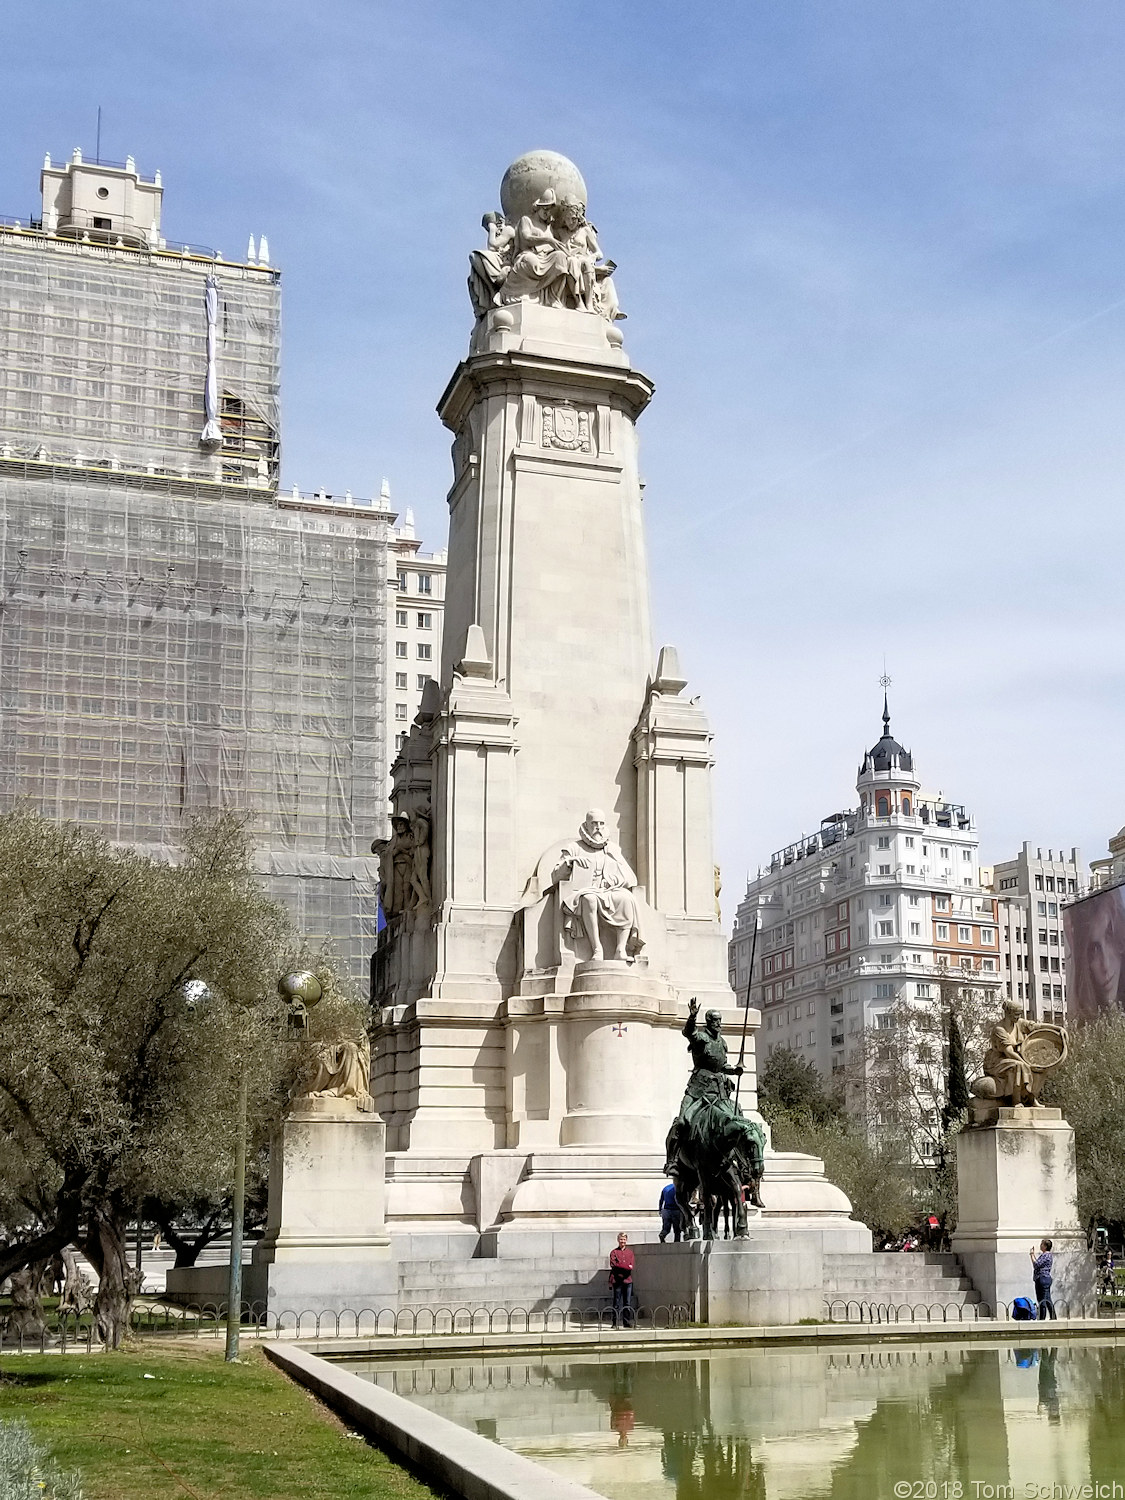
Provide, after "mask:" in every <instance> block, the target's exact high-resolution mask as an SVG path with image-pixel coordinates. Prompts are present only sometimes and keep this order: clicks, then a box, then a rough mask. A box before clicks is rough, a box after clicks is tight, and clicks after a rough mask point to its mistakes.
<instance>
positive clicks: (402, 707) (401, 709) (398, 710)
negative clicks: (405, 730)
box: [395, 703, 406, 719]
mask: <svg viewBox="0 0 1125 1500" xmlns="http://www.w3.org/2000/svg"><path fill="white" fill-rule="evenodd" d="M395 718H396V719H405V718H406V704H405V703H396V704H395Z"/></svg>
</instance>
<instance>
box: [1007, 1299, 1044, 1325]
mask: <svg viewBox="0 0 1125 1500" xmlns="http://www.w3.org/2000/svg"><path fill="white" fill-rule="evenodd" d="M1037 1312H1038V1308H1037V1307H1036V1306H1035V1303H1034V1302H1032V1301H1031V1300H1030V1299H1029V1298H1027V1297H1017V1298H1016V1300H1015V1301H1014V1302H1013V1303H1012V1317H1013V1318H1015V1319H1017V1320H1018V1321H1021V1322H1022V1321H1023V1320H1025V1319H1027V1318H1034V1317H1035V1316H1036V1314H1037Z"/></svg>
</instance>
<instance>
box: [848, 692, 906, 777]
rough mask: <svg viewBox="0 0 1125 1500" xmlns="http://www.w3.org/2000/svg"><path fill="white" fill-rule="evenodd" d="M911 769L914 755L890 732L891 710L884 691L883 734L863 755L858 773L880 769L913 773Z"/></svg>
mask: <svg viewBox="0 0 1125 1500" xmlns="http://www.w3.org/2000/svg"><path fill="white" fill-rule="evenodd" d="M913 770H914V757H913V756H912V755H911V753H910V751H909V750H907V749H905V748H904V747H903V746H902V745H900V744H899V742H898V740H896V739H895V738H894V736H893V735H892V734H891V711H890V708H889V706H888V703H887V695H886V693H884V694H883V735H882V738H881V739H880V740H879V741H878V742H877V743H876V744H874V745H872V747H871V749H870V750H868V752H867V754H866V755H865V756H864V757H863V764H862V765H861V766H860V768H859V774H860V775H861V776H862V775H863V774H864V773H865V772H868V771H882V772H884V773H885V772H887V771H906V772H909V773H913Z"/></svg>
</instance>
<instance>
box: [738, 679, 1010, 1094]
mask: <svg viewBox="0 0 1125 1500" xmlns="http://www.w3.org/2000/svg"><path fill="white" fill-rule="evenodd" d="M856 790H857V792H858V794H859V805H858V807H856V808H854V809H850V810H847V811H844V812H837V813H831V814H830V815H829V816H828V817H826V818H824V819H822V820H821V824H820V828H819V830H818V831H817V832H816V833H813V834H809V835H804V836H802V837H801V838H800V839H798V840H797V841H795V842H794V843H792V844H790V845H788V847H786V848H784V849H779V850H778V851H777V853H775V854H774V855H773V856H772V857H771V859H770V862H769V866H768V867H767V868H765V869H763V870H760V871H759V873H758V874H757V876H755V877H754V878H753V879H752V880H750V881H749V882H748V884H747V887H746V895H745V897H744V899H743V900H742V902H741V903H740V905H739V907H738V912H737V914H736V917H735V924H734V934H733V936H732V938H731V942H730V949H729V973H730V982H731V986H732V988H733V989H734V990H735V993H736V994H737V995H738V998H739V1001H740V1003H742V1004H744V1005H745V1004H746V1003H747V994H748V991H749V1003H750V1004H751V1005H754V1006H758V1007H760V1008H761V1011H762V1026H761V1030H760V1031H759V1033H758V1049H759V1058H760V1059H761V1060H763V1061H764V1060H765V1059H766V1058H768V1057H769V1055H770V1054H771V1053H772V1052H774V1051H775V1050H777V1049H778V1048H780V1047H788V1048H791V1049H792V1050H793V1051H795V1052H797V1053H798V1055H799V1056H802V1057H805V1058H807V1059H808V1061H809V1062H811V1063H813V1064H815V1066H816V1067H817V1068H818V1069H819V1070H820V1072H821V1073H822V1074H823V1075H825V1077H831V1075H832V1074H833V1073H834V1072H839V1071H840V1070H841V1069H842V1068H843V1067H844V1066H845V1064H846V1063H847V1062H849V1061H852V1060H854V1059H855V1058H857V1057H858V1056H859V1054H860V1048H861V1040H862V1033H863V1031H864V1029H865V1028H866V1027H869V1026H879V1025H881V1024H888V1023H889V1018H888V1017H887V1012H888V1011H889V1010H890V1009H891V1007H892V1006H893V1005H894V1004H895V1002H896V1001H898V1000H911V1001H914V1000H916V1001H921V1002H926V1001H930V1000H933V1001H935V1002H936V1001H937V999H938V996H939V984H938V981H939V980H940V978H941V977H942V976H943V975H944V974H947V973H948V972H949V971H953V972H954V973H963V974H964V975H965V976H966V977H968V976H971V977H972V982H973V984H974V985H978V984H979V985H984V986H991V985H998V984H999V982H1000V961H999V952H1000V948H999V938H998V933H997V922H996V901H995V898H994V897H993V896H992V895H991V894H990V893H989V892H987V891H985V890H983V889H982V887H981V884H980V870H979V865H978V859H977V828H976V823H975V821H974V819H973V818H972V816H971V815H970V814H969V813H967V812H966V811H965V809H964V808H963V807H959V806H958V805H957V804H955V803H952V802H949V801H946V800H945V799H944V798H943V797H941V796H937V797H934V796H930V795H928V794H927V793H925V792H923V790H922V787H921V783H920V781H919V779H918V777H917V775H916V773H915V769H914V758H913V756H912V755H911V754H910V752H909V751H908V750H905V749H904V748H903V746H902V745H900V744H899V743H898V741H897V740H895V739H894V738H893V737H892V735H891V732H890V715H889V712H888V711H887V707H886V704H885V703H884V709H883V735H882V738H881V739H880V740H879V741H878V743H877V744H876V745H874V746H873V747H872V748H871V749H870V750H869V751H868V752H867V754H866V755H865V756H864V757H863V763H862V765H861V766H860V769H859V777H858V780H857V782H856ZM759 920H760V930H759V932H758V937H757V944H756V952H755V957H754V967H753V973H752V974H751V968H750V961H751V952H752V950H753V949H754V948H755V943H754V930H755V924H756V922H758V921H759Z"/></svg>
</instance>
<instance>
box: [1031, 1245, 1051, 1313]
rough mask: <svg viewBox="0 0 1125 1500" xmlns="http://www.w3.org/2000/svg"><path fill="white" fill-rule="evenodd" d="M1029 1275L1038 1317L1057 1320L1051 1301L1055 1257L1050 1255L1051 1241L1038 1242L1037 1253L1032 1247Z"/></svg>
mask: <svg viewBox="0 0 1125 1500" xmlns="http://www.w3.org/2000/svg"><path fill="white" fill-rule="evenodd" d="M1029 1254H1030V1256H1031V1275H1032V1279H1033V1280H1034V1282H1035V1300H1036V1302H1038V1304H1039V1317H1040V1319H1042V1318H1057V1317H1058V1314H1057V1313H1056V1312H1055V1304H1054V1303H1053V1302H1052V1301H1051V1280H1052V1271H1053V1268H1054V1264H1055V1257H1054V1256H1053V1255H1052V1254H1051V1241H1050V1240H1040V1241H1039V1250H1038V1252H1037V1251H1036V1249H1035V1246H1034V1245H1032V1247H1031V1250H1030V1251H1029Z"/></svg>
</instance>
